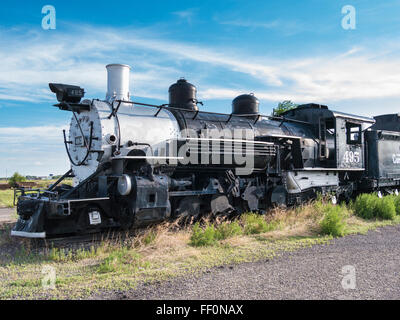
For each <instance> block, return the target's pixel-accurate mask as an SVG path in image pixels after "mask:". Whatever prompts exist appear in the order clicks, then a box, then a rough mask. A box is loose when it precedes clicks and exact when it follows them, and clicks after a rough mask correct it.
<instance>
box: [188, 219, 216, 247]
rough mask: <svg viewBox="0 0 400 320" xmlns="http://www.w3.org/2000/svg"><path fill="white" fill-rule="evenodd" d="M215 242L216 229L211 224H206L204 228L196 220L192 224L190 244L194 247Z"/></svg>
mask: <svg viewBox="0 0 400 320" xmlns="http://www.w3.org/2000/svg"><path fill="white" fill-rule="evenodd" d="M215 243H216V230H215V227H214V226H213V225H207V226H206V227H205V228H204V229H203V228H201V227H200V224H199V223H198V222H197V223H196V224H195V225H194V226H193V230H192V235H191V237H190V244H191V245H192V246H194V247H201V246H210V245H213V244H215Z"/></svg>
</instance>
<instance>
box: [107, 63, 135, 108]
mask: <svg viewBox="0 0 400 320" xmlns="http://www.w3.org/2000/svg"><path fill="white" fill-rule="evenodd" d="M106 68H107V74H108V78H107V79H108V80H107V96H106V100H107V101H114V100H127V101H129V100H130V93H129V72H130V70H131V67H130V66H128V65H126V64H109V65H108V66H106Z"/></svg>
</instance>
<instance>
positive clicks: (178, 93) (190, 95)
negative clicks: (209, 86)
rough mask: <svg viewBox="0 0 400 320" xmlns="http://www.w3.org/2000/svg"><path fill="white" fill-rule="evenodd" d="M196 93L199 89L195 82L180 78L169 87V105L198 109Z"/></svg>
mask: <svg viewBox="0 0 400 320" xmlns="http://www.w3.org/2000/svg"><path fill="white" fill-rule="evenodd" d="M196 94H197V89H196V87H195V86H194V85H193V84H191V83H189V82H187V81H186V80H185V79H180V80H178V81H177V82H176V83H174V84H173V85H172V86H170V87H169V105H170V107H174V108H181V109H187V110H196V111H197V110H198V107H197V98H196Z"/></svg>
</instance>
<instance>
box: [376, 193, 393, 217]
mask: <svg viewBox="0 0 400 320" xmlns="http://www.w3.org/2000/svg"><path fill="white" fill-rule="evenodd" d="M375 210H376V215H377V216H378V217H379V218H382V219H387V220H393V219H394V218H395V216H396V206H395V204H394V198H393V197H391V196H387V197H383V198H381V199H379V198H378V201H377V202H376V207H375Z"/></svg>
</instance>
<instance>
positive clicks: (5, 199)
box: [0, 189, 14, 208]
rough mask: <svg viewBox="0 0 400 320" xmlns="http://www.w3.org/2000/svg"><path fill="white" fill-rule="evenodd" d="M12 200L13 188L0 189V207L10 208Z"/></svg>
mask: <svg viewBox="0 0 400 320" xmlns="http://www.w3.org/2000/svg"><path fill="white" fill-rule="evenodd" d="M13 202H14V190H11V189H10V190H0V208H12V207H13V206H14V205H13Z"/></svg>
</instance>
